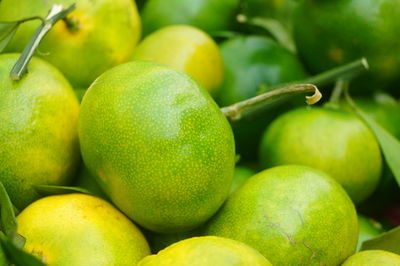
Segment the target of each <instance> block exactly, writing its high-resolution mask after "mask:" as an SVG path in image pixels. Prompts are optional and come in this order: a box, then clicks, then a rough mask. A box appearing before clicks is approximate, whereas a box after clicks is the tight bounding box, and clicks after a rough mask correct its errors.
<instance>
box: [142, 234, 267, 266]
mask: <svg viewBox="0 0 400 266" xmlns="http://www.w3.org/2000/svg"><path fill="white" fill-rule="evenodd" d="M147 265H149V266H150V265H154V266H158V265H165V266H167V265H171V266H172V265H174V266H175V265H176V266H184V265H185V266H186V265H187V266H191V265H195V266H208V265H220V266H225V265H226V266H231V265H243V266H261V265H263V266H269V265H272V264H271V263H270V262H269V261H268V260H267V259H266V258H264V257H263V256H262V255H261V254H260V253H259V252H258V251H256V250H254V249H253V248H251V247H249V246H247V245H246V244H243V243H241V242H239V241H235V240H231V239H228V238H223V237H215V236H204V237H193V238H189V239H186V240H183V241H180V242H178V243H175V244H173V245H171V246H169V247H167V248H166V249H164V250H162V251H160V252H159V253H158V254H157V255H150V256H148V257H146V258H144V259H143V260H142V261H140V262H139V264H138V266H147Z"/></svg>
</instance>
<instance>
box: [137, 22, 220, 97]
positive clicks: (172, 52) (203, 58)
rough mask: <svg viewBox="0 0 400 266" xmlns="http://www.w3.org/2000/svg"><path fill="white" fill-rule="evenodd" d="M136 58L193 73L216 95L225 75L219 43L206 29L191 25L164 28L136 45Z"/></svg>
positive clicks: (196, 78) (200, 82) (194, 76)
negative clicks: (204, 30)
mask: <svg viewBox="0 0 400 266" xmlns="http://www.w3.org/2000/svg"><path fill="white" fill-rule="evenodd" d="M131 59H132V60H146V61H154V62H158V63H163V64H166V65H168V66H170V67H172V68H174V69H176V70H180V71H183V72H185V73H187V74H189V75H190V76H192V77H193V78H194V79H195V80H196V81H197V82H198V83H199V84H200V85H202V86H203V87H204V88H205V89H206V90H207V91H209V92H210V93H211V94H212V95H215V94H216V93H217V91H218V90H219V88H220V86H221V83H222V79H223V63H222V57H221V54H220V51H219V48H218V46H217V44H216V43H215V42H214V40H213V39H212V38H211V37H210V36H209V35H208V34H207V33H205V32H203V31H202V30H199V29H197V28H195V27H191V26H187V25H174V26H168V27H164V28H161V29H159V30H157V31H155V32H153V33H152V34H150V35H149V36H147V37H146V38H145V39H144V40H143V41H142V42H141V43H140V44H139V45H138V47H137V48H136V50H135V52H134V53H133V55H132V57H131Z"/></svg>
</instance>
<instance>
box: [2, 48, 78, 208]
mask: <svg viewBox="0 0 400 266" xmlns="http://www.w3.org/2000/svg"><path fill="white" fill-rule="evenodd" d="M18 57H19V55H17V54H3V55H0V121H1V122H0V181H1V182H2V183H3V184H4V186H5V188H6V190H7V192H8V194H9V195H10V198H11V201H12V202H13V204H14V205H16V207H17V208H19V209H21V208H24V207H25V206H26V205H28V204H29V203H31V202H32V201H34V200H35V199H37V198H38V197H39V195H38V194H37V193H36V191H35V189H34V188H33V187H32V186H33V185H46V184H52V185H65V184H67V183H68V182H69V180H70V179H71V178H72V177H73V176H74V174H75V171H76V168H77V167H78V163H79V159H80V158H79V157H80V156H79V143H78V112H79V103H78V99H77V98H76V96H75V94H74V91H73V90H72V88H71V86H70V85H69V83H68V81H67V80H66V79H65V78H64V76H63V75H62V74H61V73H60V72H59V71H58V70H57V69H56V68H54V67H53V66H51V65H50V64H48V63H46V62H44V61H43V60H41V59H38V58H32V61H31V62H30V64H29V67H28V70H29V71H28V73H27V74H26V75H25V76H23V78H22V79H21V80H20V81H12V80H11V79H10V77H9V74H10V71H11V69H12V67H13V66H14V64H15V63H16V62H17V59H18Z"/></svg>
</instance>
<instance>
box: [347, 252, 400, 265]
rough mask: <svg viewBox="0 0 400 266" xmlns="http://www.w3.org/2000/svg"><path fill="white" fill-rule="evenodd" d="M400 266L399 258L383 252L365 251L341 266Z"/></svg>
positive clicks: (393, 254)
mask: <svg viewBox="0 0 400 266" xmlns="http://www.w3.org/2000/svg"><path fill="white" fill-rule="evenodd" d="M377 265H382V266H383V265H387V266H400V256H399V255H397V254H395V253H392V252H388V251H383V250H366V251H361V252H359V253H356V254H354V255H353V256H351V257H350V258H348V259H347V260H346V261H345V262H344V263H343V264H342V266H377Z"/></svg>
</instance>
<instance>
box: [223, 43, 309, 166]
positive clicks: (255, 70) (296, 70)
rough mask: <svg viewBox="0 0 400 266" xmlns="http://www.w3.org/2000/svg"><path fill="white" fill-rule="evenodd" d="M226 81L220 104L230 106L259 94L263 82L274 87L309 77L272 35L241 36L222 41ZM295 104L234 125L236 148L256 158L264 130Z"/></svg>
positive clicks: (297, 61) (248, 157) (295, 59)
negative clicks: (269, 36) (271, 37)
mask: <svg viewBox="0 0 400 266" xmlns="http://www.w3.org/2000/svg"><path fill="white" fill-rule="evenodd" d="M220 47H221V53H222V57H223V61H224V82H223V84H222V88H221V92H220V93H219V96H218V97H217V102H218V104H219V105H220V106H228V105H231V104H234V103H236V102H239V101H243V100H246V99H248V98H251V97H254V96H256V95H257V94H258V92H259V90H260V86H261V85H267V86H273V85H278V84H282V83H287V82H290V81H294V80H301V79H303V78H305V77H306V76H307V74H306V71H305V70H304V68H303V66H302V65H301V63H300V61H299V60H298V59H297V58H296V57H295V56H294V55H293V54H291V53H290V52H288V51H287V50H286V49H285V48H283V47H282V46H280V45H279V44H277V43H276V42H275V41H273V40H272V39H270V38H267V37H260V36H248V37H245V36H239V37H235V38H232V39H230V40H228V41H225V42H223V43H222V44H221V46H220ZM290 106H291V104H285V105H282V106H279V107H277V108H275V109H272V110H271V111H269V112H267V113H265V114H263V115H260V116H259V117H257V118H255V119H253V120H249V121H240V122H238V123H234V124H232V127H233V131H234V134H235V140H236V148H237V150H238V153H239V154H240V155H241V156H242V157H243V159H244V160H248V159H256V157H257V152H254V151H255V150H257V149H258V147H259V145H260V140H261V136H262V133H263V131H264V130H265V128H266V127H267V125H268V124H269V123H270V122H271V121H272V120H273V119H274V118H275V117H276V116H277V115H278V114H279V113H281V112H282V111H283V110H286V109H287V108H290Z"/></svg>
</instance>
